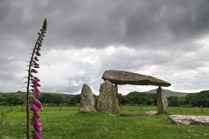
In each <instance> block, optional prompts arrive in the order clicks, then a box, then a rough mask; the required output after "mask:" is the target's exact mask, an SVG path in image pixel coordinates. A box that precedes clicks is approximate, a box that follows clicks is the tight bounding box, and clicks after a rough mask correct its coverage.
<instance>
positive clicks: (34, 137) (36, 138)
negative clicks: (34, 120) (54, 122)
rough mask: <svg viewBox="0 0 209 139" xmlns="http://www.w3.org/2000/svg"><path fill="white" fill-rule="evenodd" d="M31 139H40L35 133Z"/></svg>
mask: <svg viewBox="0 0 209 139" xmlns="http://www.w3.org/2000/svg"><path fill="white" fill-rule="evenodd" d="M33 139H41V137H40V136H39V135H38V134H37V133H36V132H33Z"/></svg>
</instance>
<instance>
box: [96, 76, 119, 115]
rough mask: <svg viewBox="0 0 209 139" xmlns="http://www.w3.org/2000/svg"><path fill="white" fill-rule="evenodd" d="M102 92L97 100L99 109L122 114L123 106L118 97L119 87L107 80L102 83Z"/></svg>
mask: <svg viewBox="0 0 209 139" xmlns="http://www.w3.org/2000/svg"><path fill="white" fill-rule="evenodd" d="M99 91H100V94H99V98H98V102H97V106H96V108H97V110H98V111H104V112H108V113H109V114H113V115H120V111H121V108H120V106H119V102H118V99H117V87H116V86H113V84H112V83H111V82H110V81H108V80H106V81H104V82H103V83H102V84H101V85H100V90H99Z"/></svg>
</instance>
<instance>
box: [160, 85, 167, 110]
mask: <svg viewBox="0 0 209 139" xmlns="http://www.w3.org/2000/svg"><path fill="white" fill-rule="evenodd" d="M157 109H158V114H164V113H167V111H168V102H167V98H166V95H165V93H164V91H163V89H162V88H161V87H160V86H159V87H158V89H157Z"/></svg>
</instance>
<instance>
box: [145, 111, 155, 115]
mask: <svg viewBox="0 0 209 139" xmlns="http://www.w3.org/2000/svg"><path fill="white" fill-rule="evenodd" d="M156 114H157V112H156V111H148V112H146V115H156Z"/></svg>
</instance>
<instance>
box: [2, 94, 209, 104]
mask: <svg viewBox="0 0 209 139" xmlns="http://www.w3.org/2000/svg"><path fill="white" fill-rule="evenodd" d="M95 98H96V101H97V99H98V96H95ZM167 99H168V106H175V107H176V106H194V107H196V106H197V107H199V106H201V105H202V106H204V107H209V91H202V92H200V93H195V94H188V95H186V96H184V97H178V96H169V97H167ZM39 100H40V101H41V102H42V103H43V104H44V105H47V106H58V105H68V106H74V105H76V104H79V103H80V94H77V95H66V94H53V93H43V94H42V95H41V96H40V98H39ZM118 100H119V102H120V104H121V105H141V104H142V105H147V106H155V105H156V103H157V99H156V93H144V92H136V91H134V92H130V93H128V94H127V95H122V94H118ZM0 105H24V95H7V94H3V93H1V95H0Z"/></svg>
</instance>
